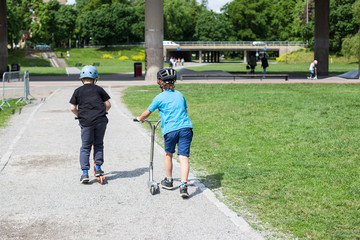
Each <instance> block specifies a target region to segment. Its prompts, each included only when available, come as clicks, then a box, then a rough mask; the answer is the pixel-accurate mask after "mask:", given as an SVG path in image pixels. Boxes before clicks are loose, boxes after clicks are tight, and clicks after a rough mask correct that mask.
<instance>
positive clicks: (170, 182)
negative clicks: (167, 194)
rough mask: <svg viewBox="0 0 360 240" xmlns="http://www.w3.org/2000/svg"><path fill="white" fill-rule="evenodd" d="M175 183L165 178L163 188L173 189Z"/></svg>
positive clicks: (162, 183) (162, 182)
mask: <svg viewBox="0 0 360 240" xmlns="http://www.w3.org/2000/svg"><path fill="white" fill-rule="evenodd" d="M173 182H174V181H169V180H168V179H167V178H164V180H162V181H161V187H162V188H165V189H172V188H173Z"/></svg>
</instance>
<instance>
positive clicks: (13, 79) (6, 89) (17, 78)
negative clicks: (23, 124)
mask: <svg viewBox="0 0 360 240" xmlns="http://www.w3.org/2000/svg"><path fill="white" fill-rule="evenodd" d="M29 81H30V77H29V71H17V72H4V74H3V77H2V102H1V105H0V109H1V110H3V105H5V104H7V105H8V107H10V108H11V105H10V103H9V102H10V101H11V100H17V102H16V104H18V103H19V102H25V103H26V104H28V103H30V102H31V100H30V98H29V97H30V96H31V94H30V84H29ZM18 82H22V83H23V84H22V86H18V85H17V84H16V83H18Z"/></svg>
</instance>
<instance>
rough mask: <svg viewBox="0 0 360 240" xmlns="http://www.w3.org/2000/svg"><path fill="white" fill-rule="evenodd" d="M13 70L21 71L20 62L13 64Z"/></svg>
mask: <svg viewBox="0 0 360 240" xmlns="http://www.w3.org/2000/svg"><path fill="white" fill-rule="evenodd" d="M11 71H12V72H17V71H20V64H18V63H13V64H11Z"/></svg>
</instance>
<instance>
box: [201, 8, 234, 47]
mask: <svg viewBox="0 0 360 240" xmlns="http://www.w3.org/2000/svg"><path fill="white" fill-rule="evenodd" d="M231 35H232V26H231V23H230V22H229V21H227V19H226V17H225V15H224V14H218V13H215V12H213V11H204V12H203V13H202V14H201V15H200V17H199V19H198V20H197V22H196V27H195V35H194V37H195V39H197V40H199V41H226V40H229V38H230V37H231Z"/></svg>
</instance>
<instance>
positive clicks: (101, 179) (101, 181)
mask: <svg viewBox="0 0 360 240" xmlns="http://www.w3.org/2000/svg"><path fill="white" fill-rule="evenodd" d="M99 180H100V184H104V182H105V176H100V179H99Z"/></svg>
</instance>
